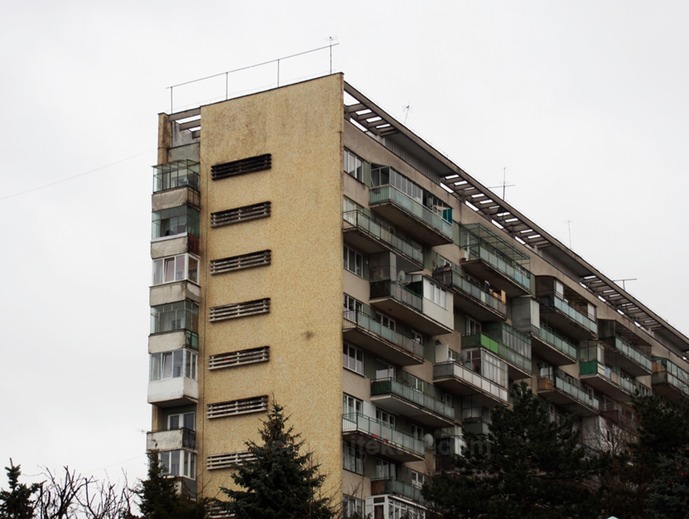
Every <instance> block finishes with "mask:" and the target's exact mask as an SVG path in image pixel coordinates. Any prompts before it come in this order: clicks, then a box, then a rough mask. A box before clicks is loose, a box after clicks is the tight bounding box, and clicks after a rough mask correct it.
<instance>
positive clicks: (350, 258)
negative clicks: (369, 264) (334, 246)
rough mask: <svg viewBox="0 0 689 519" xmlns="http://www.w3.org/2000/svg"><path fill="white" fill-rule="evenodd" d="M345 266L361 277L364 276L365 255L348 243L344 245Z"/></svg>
mask: <svg viewBox="0 0 689 519" xmlns="http://www.w3.org/2000/svg"><path fill="white" fill-rule="evenodd" d="M343 256H344V258H343V259H344V268H345V270H348V271H350V272H352V273H354V274H356V275H357V276H359V277H365V276H364V257H363V255H362V254H361V253H360V252H358V251H355V250H354V249H351V248H349V247H348V246H347V245H345V246H344V254H343Z"/></svg>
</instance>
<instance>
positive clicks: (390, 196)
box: [369, 184, 452, 246]
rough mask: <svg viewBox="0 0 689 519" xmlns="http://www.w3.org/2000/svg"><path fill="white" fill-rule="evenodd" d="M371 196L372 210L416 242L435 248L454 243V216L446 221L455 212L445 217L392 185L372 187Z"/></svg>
mask: <svg viewBox="0 0 689 519" xmlns="http://www.w3.org/2000/svg"><path fill="white" fill-rule="evenodd" d="M369 195H370V196H369V205H370V207H371V210H372V211H375V212H376V213H378V214H380V215H381V216H382V217H383V218H385V219H386V220H388V221H389V222H392V223H393V224H395V225H396V226H397V227H399V228H401V229H404V230H405V232H406V233H407V234H409V235H410V236H412V237H413V238H414V239H415V240H418V241H420V242H422V243H425V244H426V245H431V246H435V245H443V244H448V243H452V217H451V216H449V218H448V219H446V217H447V215H450V214H451V213H449V212H448V213H447V214H446V215H441V214H440V213H437V212H435V211H433V210H431V209H429V208H428V207H426V206H425V205H423V204H422V203H421V202H419V201H418V200H415V199H413V198H411V197H410V196H408V195H406V194H405V193H403V192H402V191H400V190H399V189H397V188H396V187H394V186H392V185H390V184H385V185H381V186H375V187H372V188H371V189H370V192H369ZM447 210H448V211H451V209H449V208H448V209H447Z"/></svg>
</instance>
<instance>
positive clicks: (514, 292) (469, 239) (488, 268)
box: [460, 224, 533, 297]
mask: <svg viewBox="0 0 689 519" xmlns="http://www.w3.org/2000/svg"><path fill="white" fill-rule="evenodd" d="M460 248H461V250H462V251H463V253H464V257H463V258H462V263H461V267H462V270H464V271H465V272H467V273H469V274H471V275H472V276H474V277H476V278H478V279H481V280H485V281H487V282H489V283H490V285H491V286H492V287H494V288H497V289H498V290H504V291H505V292H506V293H507V295H508V296H510V297H517V296H523V295H527V294H532V293H533V275H532V274H531V272H529V270H528V268H527V267H526V266H525V265H527V264H528V261H529V257H528V255H526V254H524V253H522V252H520V251H519V250H518V249H516V248H515V247H513V246H512V245H511V244H509V243H508V242H507V241H505V240H504V239H503V238H502V237H500V236H499V235H497V234H496V233H494V232H492V231H490V230H488V229H486V228H485V227H483V226H481V225H477V224H472V225H465V226H462V227H461V228H460Z"/></svg>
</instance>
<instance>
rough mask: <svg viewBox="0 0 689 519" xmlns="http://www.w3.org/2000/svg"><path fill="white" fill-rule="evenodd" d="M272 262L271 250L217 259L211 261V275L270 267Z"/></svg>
mask: <svg viewBox="0 0 689 519" xmlns="http://www.w3.org/2000/svg"><path fill="white" fill-rule="evenodd" d="M270 260H271V252H270V250H261V251H258V252H251V253H249V254H241V255H239V256H230V257H228V258H221V259H215V260H211V274H222V273H224V272H232V271H234V270H242V269H248V268H253V267H262V266H264V265H270Z"/></svg>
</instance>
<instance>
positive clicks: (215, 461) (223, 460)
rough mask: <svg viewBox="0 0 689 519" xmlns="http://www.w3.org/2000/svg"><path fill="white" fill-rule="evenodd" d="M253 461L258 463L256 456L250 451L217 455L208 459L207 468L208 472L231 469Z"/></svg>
mask: <svg viewBox="0 0 689 519" xmlns="http://www.w3.org/2000/svg"><path fill="white" fill-rule="evenodd" d="M252 461H256V456H255V455H254V454H251V453H250V452H248V451H243V452H231V453H229V454H216V455H214V456H208V457H207V458H206V468H207V469H208V470H218V469H231V468H234V467H236V466H237V465H244V464H245V463H251V462H252Z"/></svg>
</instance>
